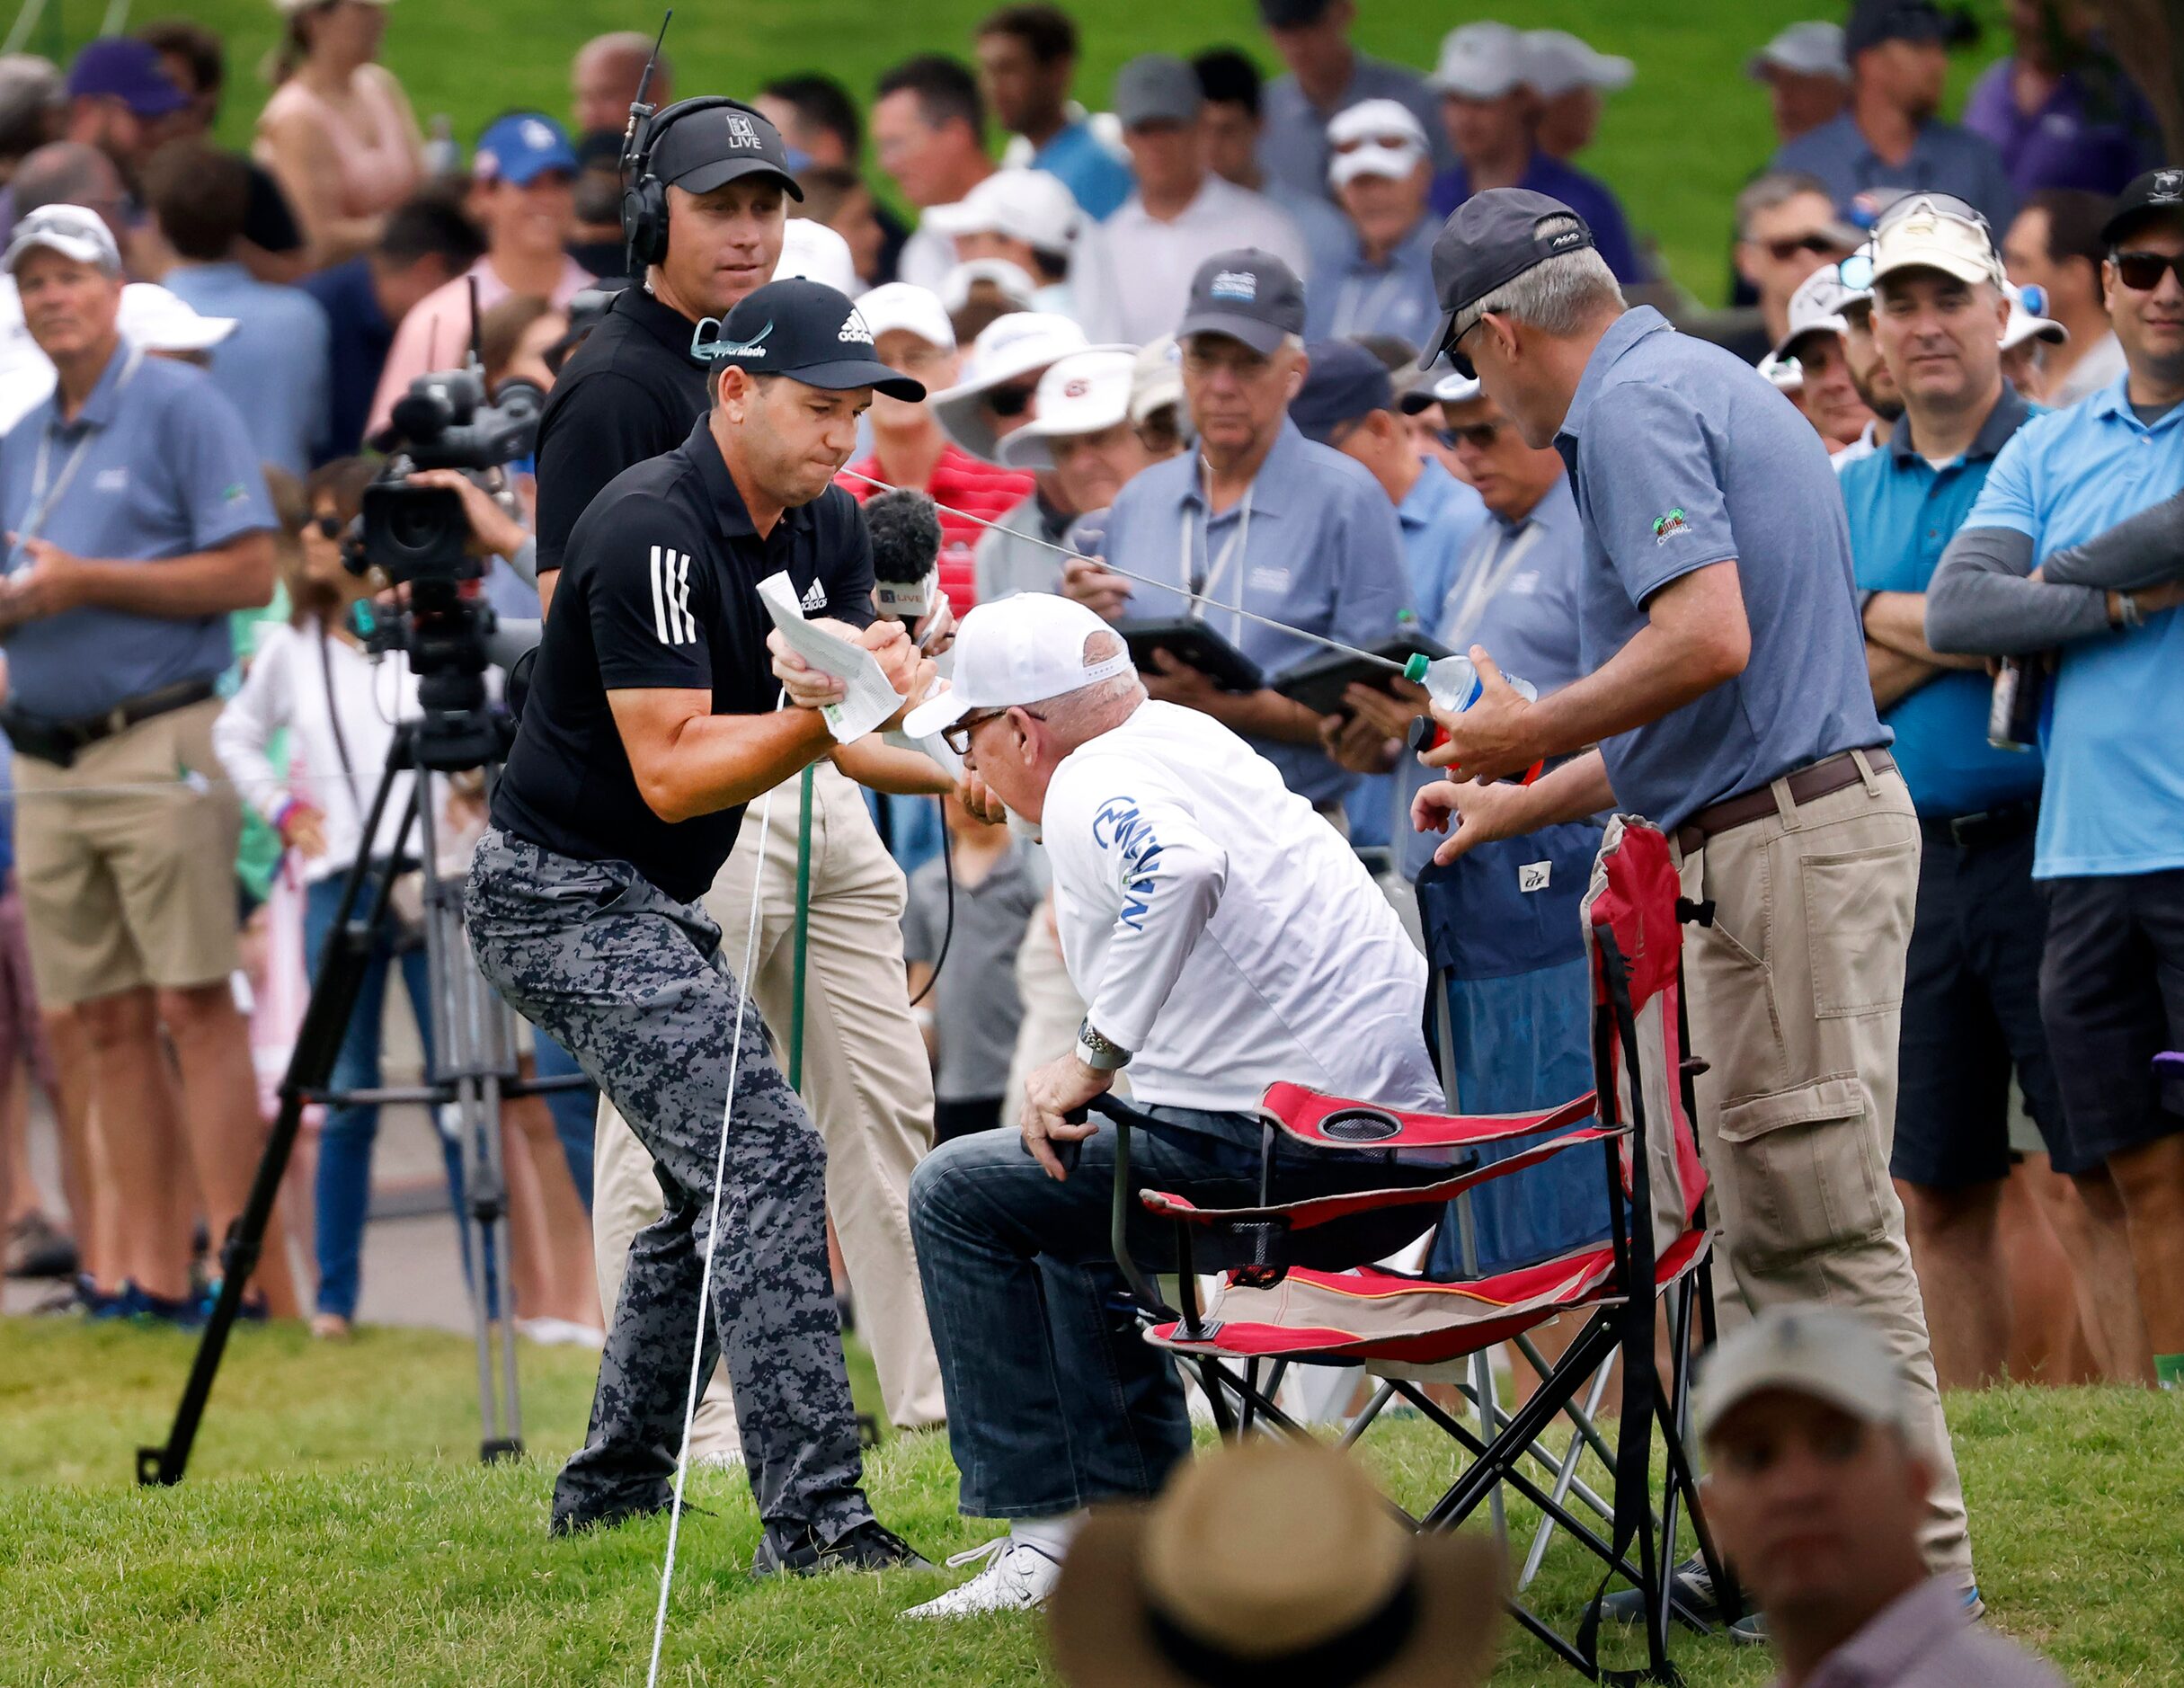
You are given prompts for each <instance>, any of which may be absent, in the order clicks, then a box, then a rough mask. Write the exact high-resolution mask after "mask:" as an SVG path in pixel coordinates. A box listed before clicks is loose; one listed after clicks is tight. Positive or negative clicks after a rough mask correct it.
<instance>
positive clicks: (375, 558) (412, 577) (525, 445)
mask: <svg viewBox="0 0 2184 1688" xmlns="http://www.w3.org/2000/svg"><path fill="white" fill-rule="evenodd" d="M545 404H546V394H545V392H544V391H543V390H542V389H541V388H540V387H539V386H537V384H536V383H535V382H531V381H522V380H511V381H503V382H502V384H501V387H500V390H499V391H498V392H497V393H494V394H493V395H491V397H490V399H489V398H488V396H487V394H486V392H485V378H484V373H483V372H482V371H481V370H480V369H478V368H477V366H476V364H475V362H474V363H472V364H470V365H468V366H466V367H465V368H463V369H439V370H435V371H434V372H433V373H431V374H430V375H421V376H419V377H418V378H416V379H415V380H414V381H413V382H411V383H410V390H409V391H408V392H407V393H406V394H404V395H403V396H402V397H401V398H399V399H397V400H395V407H394V410H393V412H392V413H391V415H390V417H389V420H388V422H387V426H386V429H385V430H384V431H382V432H381V433H380V435H379V438H378V441H377V443H378V444H379V446H380V449H382V450H384V451H386V453H387V466H386V471H385V473H383V474H382V475H380V476H379V478H378V479H377V481H374V482H373V483H372V484H371V485H369V486H368V487H366V488H365V489H364V513H363V518H362V521H361V529H362V538H363V543H362V545H361V546H360V548H359V549H358V550H356V551H354V552H352V553H351V561H350V566H351V568H352V569H355V570H356V571H357V572H358V573H362V572H363V571H364V570H365V569H367V568H376V569H378V570H379V571H380V572H381V573H384V574H385V575H386V578H387V579H388V580H389V581H391V582H394V583H395V585H397V586H405V585H409V584H411V583H412V582H416V581H420V580H429V579H434V578H439V579H446V580H451V581H455V580H475V579H476V578H477V577H478V576H479V575H480V574H482V573H484V562H483V560H482V559H480V558H478V557H475V556H473V555H471V554H470V520H469V518H468V517H466V515H464V513H463V501H462V498H461V496H460V495H459V494H458V493H454V492H452V491H450V490H449V489H448V488H447V487H444V486H411V485H408V484H406V481H407V477H408V475H410V473H411V472H412V471H413V470H415V469H459V470H461V471H462V472H463V473H465V474H466V475H472V476H474V477H475V476H477V475H484V474H485V473H486V472H487V471H489V470H492V469H497V468H499V467H500V466H502V464H505V463H512V462H514V461H515V460H516V459H517V458H521V457H528V455H529V454H530V452H531V449H532V448H533V447H534V446H535V445H536V444H537V439H538V413H539V411H540V410H541V409H542V408H543V407H544V406H545Z"/></svg>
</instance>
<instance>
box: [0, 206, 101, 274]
mask: <svg viewBox="0 0 2184 1688" xmlns="http://www.w3.org/2000/svg"><path fill="white" fill-rule="evenodd" d="M41 246H42V247H44V248H45V249H46V250H47V251H49V252H58V253H60V254H61V256H63V257H64V258H72V259H74V260H75V262H77V263H88V264H95V265H96V266H97V267H98V268H100V269H102V270H103V271H106V273H107V274H108V275H120V273H121V248H120V247H119V246H117V245H115V244H114V232H113V230H112V229H111V228H109V227H106V219H105V218H102V217H101V216H100V215H99V214H98V213H97V212H96V211H93V210H91V209H87V208H85V207H84V206H81V205H41V206H40V207H39V208H38V209H36V210H35V211H31V212H27V213H25V215H24V216H23V218H22V220H21V221H20V222H18V223H17V224H16V225H15V232H14V234H13V236H11V237H10V238H9V240H8V243H7V252H6V253H5V254H4V256H0V270H5V271H7V272H8V274H10V275H13V274H14V273H15V266H16V265H17V264H19V263H21V262H22V259H23V254H24V253H30V252H34V251H36V250H37V249H38V248H40V247H41Z"/></svg>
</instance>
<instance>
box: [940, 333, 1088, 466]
mask: <svg viewBox="0 0 2184 1688" xmlns="http://www.w3.org/2000/svg"><path fill="white" fill-rule="evenodd" d="M1089 343H1090V342H1088V341H1087V340H1086V338H1085V331H1084V330H1083V329H1081V328H1079V326H1078V325H1077V324H1076V323H1074V322H1073V321H1071V320H1070V318H1069V317H1067V316H1061V315H1055V314H1054V313H1053V312H1052V311H1011V312H1009V314H1008V315H1006V316H997V317H995V318H994V319H993V321H991V322H990V323H988V324H986V326H985V328H984V329H983V330H982V331H981V333H980V334H979V337H978V338H977V339H976V340H974V341H972V342H971V356H970V359H969V360H968V362H967V363H966V365H965V367H964V369H963V378H962V379H961V380H959V381H958V382H956V384H955V385H954V386H951V387H949V388H947V389H946V391H944V392H939V393H936V394H934V395H933V396H932V405H933V413H934V414H935V415H936V416H937V417H939V419H940V425H941V427H942V428H944V429H946V431H947V435H948V438H949V439H951V440H954V442H955V443H956V444H957V445H959V446H961V447H962V448H963V449H964V450H965V451H968V452H969V453H970V454H971V455H972V457H974V458H982V459H983V460H984V461H986V462H988V463H993V462H997V461H999V455H998V454H999V450H1000V444H1001V437H1000V435H999V434H998V433H996V432H995V431H994V429H993V424H992V422H991V421H990V420H989V418H988V417H987V415H986V410H985V406H984V404H981V402H980V401H981V400H982V399H983V398H984V397H985V395H986V394H987V392H988V391H989V390H990V389H991V388H993V387H997V386H1001V385H1002V384H1003V383H1005V382H1008V381H1020V380H1022V379H1023V378H1025V376H1027V375H1032V374H1035V373H1037V372H1038V371H1040V370H1042V369H1045V368H1046V367H1047V365H1049V364H1050V363H1052V362H1054V361H1055V360H1057V359H1060V358H1066V357H1068V356H1069V354H1070V352H1072V351H1083V350H1084V349H1085V348H1086V347H1087V346H1088V344H1089Z"/></svg>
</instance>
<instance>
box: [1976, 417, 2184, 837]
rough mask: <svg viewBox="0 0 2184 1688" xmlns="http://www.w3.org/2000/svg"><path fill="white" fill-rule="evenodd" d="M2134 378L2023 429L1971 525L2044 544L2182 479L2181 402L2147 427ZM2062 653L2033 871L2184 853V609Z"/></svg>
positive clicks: (2061, 543)
mask: <svg viewBox="0 0 2184 1688" xmlns="http://www.w3.org/2000/svg"><path fill="white" fill-rule="evenodd" d="M2128 380H2129V377H2128V376H2127V375H2126V376H2119V377H2117V379H2116V381H2115V383H2114V384H2113V385H2112V386H2105V387H2103V388H2101V389H2100V391H2099V392H2098V393H2095V394H2093V395H2091V397H2090V398H2086V399H2083V400H2082V401H2080V402H2079V403H2078V404H2073V405H2072V406H2071V407H2070V408H2069V409H2068V410H2059V411H2052V412H2050V413H2047V414H2046V415H2045V416H2036V417H2035V418H2033V420H2032V421H2030V422H2027V423H2026V424H2025V425H2024V426H2023V427H2022V428H2020V429H2019V430H2018V431H2017V434H2016V436H2015V438H2013V439H2012V440H2011V441H2010V443H2009V444H2008V445H2006V446H2004V447H2003V448H2002V451H2001V452H2000V454H1999V455H1998V456H1997V457H1996V458H1995V459H1994V466H1993V469H1991V470H1990V471H1989V472H1988V475H1987V484H1986V485H1985V486H1984V488H1983V489H1982V490H1981V492H1980V494H1979V499H1978V502H1976V503H1975V504H1974V505H1973V506H1972V513H1971V514H1970V515H1968V516H1966V518H1965V520H1964V525H1965V526H1966V528H2007V529H2010V530H2011V531H2012V532H2015V533H2022V534H2027V535H2029V536H2030V537H2031V539H2032V545H2033V555H2034V556H2035V557H2036V558H2038V557H2044V556H2046V555H2048V554H2049V553H2050V552H2055V551H2060V550H2063V549H2064V548H2066V547H2068V546H2073V545H2077V544H2079V543H2081V542H2082V541H2083V540H2086V539H2090V538H2091V537H2093V536H2094V535H2095V534H2097V533H2101V532H2104V531H2105V530H2107V529H2109V528H2112V527H2114V526H2115V525H2116V524H2117V522H2119V521H2121V520H2124V519H2125V518H2126V517H2127V516H2135V515H2136V514H2138V512H2139V511H2142V510H2144V509H2145V508H2146V507H2147V506H2148V505H2149V504H2154V503H2159V502H2161V501H2162V499H2164V498H2167V497H2169V496H2170V495H2171V493H2174V492H2175V491H2176V490H2177V489H2178V487H2180V486H2184V407H2180V408H2178V409H2176V410H2172V411H2171V412H2169V413H2168V414H2166V415H2165V416H2162V417H2161V418H2160V419H2159V420H2158V421H2156V422H2154V423H2153V426H2152V427H2148V426H2147V425H2146V424H2145V423H2144V422H2140V421H2139V419H2138V418H2137V416H2136V415H2135V414H2134V413H2133V412H2132V409H2131V404H2130V400H2129V397H2128V396H2127V395H2126V383H2127V381H2128ZM2062 656H2063V662H2062V666H2061V668H2060V669H2059V670H2058V671H2057V672H2056V674H2055V689H2054V690H2053V692H2052V693H2051V694H2050V697H2049V700H2048V714H2047V719H2046V722H2045V723H2044V724H2042V727H2041V730H2040V750H2041V752H2042V754H2043V756H2044V757H2045V758H2046V773H2047V778H2046V794H2045V795H2044V796H2043V797H2042V799H2041V802H2040V830H2039V835H2038V840H2036V844H2035V849H2034V857H2033V866H2032V873H2033V877H2034V878H2036V879H2066V878H2092V877H2106V876H2109V875H2120V874H2150V873H2160V872H2163V871H2165V870H2167V869H2171V868H2176V867H2184V755H2180V753H2179V747H2180V746H2184V615H2180V614H2179V612H2178V611H2176V610H2174V609H2168V610H2163V611H2162V612H2161V613H2160V614H2159V615H2155V616H2150V617H2147V618H2146V625H2145V626H2143V627H2132V628H2126V629H2125V630H2124V631H2123V632H2121V633H2118V634H2117V635H2114V636H2113V637H2109V638H2097V639H2082V640H2079V641H2078V642H2076V643H2075V644H2066V645H2064V647H2063V653H2062Z"/></svg>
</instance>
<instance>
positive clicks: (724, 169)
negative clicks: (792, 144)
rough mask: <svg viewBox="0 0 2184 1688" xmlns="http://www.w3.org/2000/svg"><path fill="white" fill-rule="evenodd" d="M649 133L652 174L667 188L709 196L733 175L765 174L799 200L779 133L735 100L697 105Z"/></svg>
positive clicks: (797, 188) (799, 192)
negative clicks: (666, 185)
mask: <svg viewBox="0 0 2184 1688" xmlns="http://www.w3.org/2000/svg"><path fill="white" fill-rule="evenodd" d="M674 109H675V108H674V107H673V106H670V107H668V111H674ZM661 115H662V116H664V115H666V113H664V112H663V113H662V114H661ZM657 121H658V120H657V119H655V120H654V122H655V124H657ZM654 132H655V133H656V134H657V135H658V137H659V138H658V139H657V140H656V141H654V142H653V149H652V172H653V174H654V175H655V176H657V177H659V178H660V180H661V181H662V182H666V183H667V184H668V186H670V187H671V188H680V189H681V190H682V191H684V192H686V193H710V192H712V191H713V190H714V189H715V188H717V187H719V186H721V185H722V184H723V183H724V182H733V181H735V180H736V179H737V178H738V177H739V176H750V175H769V176H772V177H773V178H774V179H775V180H776V181H777V182H780V184H781V191H783V192H784V193H786V194H787V195H788V196H789V198H790V199H792V200H802V199H803V189H802V188H800V187H798V186H797V185H796V178H795V176H794V175H793V174H792V173H790V170H789V153H788V143H787V142H786V141H785V140H783V139H782V138H781V131H780V130H779V129H776V128H775V127H774V126H773V125H772V124H771V123H769V122H768V121H767V120H766V118H765V117H764V115H763V114H761V113H760V112H759V111H754V110H753V109H752V108H751V107H750V106H748V105H745V104H744V103H743V102H741V101H740V100H724V101H723V102H720V103H719V104H716V105H706V106H699V107H697V108H696V109H694V110H692V111H686V112H685V113H684V114H683V115H682V116H680V117H679V118H676V119H675V120H674V121H672V122H671V123H669V124H668V125H667V126H666V127H665V128H664V129H655V131H654Z"/></svg>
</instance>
